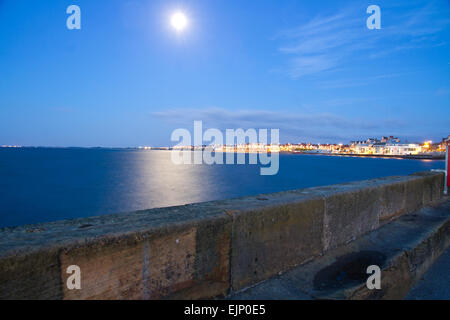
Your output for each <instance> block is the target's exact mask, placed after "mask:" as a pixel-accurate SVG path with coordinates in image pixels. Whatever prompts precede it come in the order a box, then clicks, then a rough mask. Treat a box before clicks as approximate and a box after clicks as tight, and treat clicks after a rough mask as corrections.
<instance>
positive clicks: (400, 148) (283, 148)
mask: <svg viewBox="0 0 450 320" xmlns="http://www.w3.org/2000/svg"><path fill="white" fill-rule="evenodd" d="M449 139H450V135H449V136H448V137H447V138H443V139H442V141H440V142H432V141H425V142H423V143H407V142H402V141H401V140H400V139H399V138H397V137H394V136H389V137H388V136H386V137H381V138H368V139H366V140H356V141H351V142H350V143H349V144H342V143H339V144H329V143H326V144H320V143H319V144H313V143H306V142H302V143H286V144H279V145H268V144H260V143H247V144H237V145H203V146H176V147H150V146H140V147H137V149H144V150H191V151H194V150H205V149H206V150H210V151H212V152H236V153H258V152H286V153H304V154H323V155H354V156H380V157H405V158H425V159H426V158H429V159H443V158H444V157H445V150H446V142H445V141H446V140H449ZM0 147H1V148H22V146H17V145H2V146H0ZM128 149H136V148H128Z"/></svg>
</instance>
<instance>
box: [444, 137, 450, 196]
mask: <svg viewBox="0 0 450 320" xmlns="http://www.w3.org/2000/svg"><path fill="white" fill-rule="evenodd" d="M449 148H450V146H449V141H448V140H447V147H446V152H445V178H446V179H445V180H446V183H445V194H447V192H448V189H449V187H450V174H448V170H449V169H450V157H449V155H448V149H449Z"/></svg>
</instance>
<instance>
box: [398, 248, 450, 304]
mask: <svg viewBox="0 0 450 320" xmlns="http://www.w3.org/2000/svg"><path fill="white" fill-rule="evenodd" d="M405 299H406V300H450V248H447V250H446V251H445V252H444V253H443V254H442V255H441V256H440V257H439V258H438V259H437V260H436V262H435V263H434V264H433V265H432V266H431V267H430V269H429V270H428V271H427V272H426V273H425V275H424V276H423V277H422V278H421V279H420V281H419V282H417V284H416V285H415V286H414V287H413V288H412V289H411V290H410V291H409V293H408V294H407V296H406V297H405Z"/></svg>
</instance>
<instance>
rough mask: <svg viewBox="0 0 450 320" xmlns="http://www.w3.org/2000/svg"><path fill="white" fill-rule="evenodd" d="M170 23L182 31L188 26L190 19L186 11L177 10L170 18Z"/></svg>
mask: <svg viewBox="0 0 450 320" xmlns="http://www.w3.org/2000/svg"><path fill="white" fill-rule="evenodd" d="M170 23H171V24H172V27H174V28H175V30H177V31H182V30H184V29H185V28H186V26H187V24H188V20H187V18H186V16H185V15H184V13H182V12H176V13H174V14H173V15H172V17H171V18H170Z"/></svg>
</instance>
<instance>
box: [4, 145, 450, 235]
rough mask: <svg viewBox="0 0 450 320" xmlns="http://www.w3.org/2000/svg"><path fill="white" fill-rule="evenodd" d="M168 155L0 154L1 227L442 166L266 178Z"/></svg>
mask: <svg viewBox="0 0 450 320" xmlns="http://www.w3.org/2000/svg"><path fill="white" fill-rule="evenodd" d="M170 152H171V151H165V150H139V149H103V148H0V227H12V226H18V225H24V224H35V223H41V222H48V221H56V220H63V219H74V218H80V217H87V216H94V215H105V214H111V213H124V212H130V211H135V210H141V209H150V208H157V207H167V206H175V205H182V204H188V203H195V202H202V201H210V200H221V199H229V198H236V197H241V196H247V195H256V194H262V193H271V192H278V191H284V190H293V189H299V188H308V187H314V186H322V185H331V184H337V183H343V182H349V181H356V180H366V179H372V178H378V177H385V176H392V175H408V174H411V173H414V172H418V171H429V170H431V169H444V168H445V163H444V161H443V160H410V159H392V158H388V159H385V158H367V157H364V158H363V157H346V156H345V157H344V156H325V155H306V154H280V155H279V171H278V174H276V175H272V176H264V175H260V167H261V166H260V165H253V164H235V165H230V164H228V165H219V164H214V165H207V164H201V165H198V164H197V165H195V164H191V165H185V164H183V165H176V164H174V163H173V162H172V160H171V155H170ZM247 156H248V155H247ZM247 163H248V162H247Z"/></svg>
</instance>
